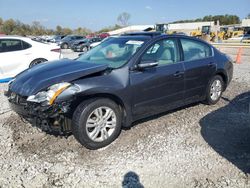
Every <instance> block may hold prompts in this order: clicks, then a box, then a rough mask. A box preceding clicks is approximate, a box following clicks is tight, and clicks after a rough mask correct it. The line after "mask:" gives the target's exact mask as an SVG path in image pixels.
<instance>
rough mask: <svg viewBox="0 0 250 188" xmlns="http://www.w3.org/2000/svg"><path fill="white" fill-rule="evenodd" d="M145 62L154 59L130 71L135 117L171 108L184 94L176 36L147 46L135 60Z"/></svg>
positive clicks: (182, 72) (180, 101)
mask: <svg viewBox="0 0 250 188" xmlns="http://www.w3.org/2000/svg"><path fill="white" fill-rule="evenodd" d="M146 62H158V66H156V67H151V68H145V69H143V70H134V71H132V72H131V73H130V84H131V88H132V95H133V97H132V105H133V106H132V110H133V115H134V116H135V117H139V118H140V117H144V116H147V115H152V114H156V113H159V112H162V111H165V110H167V109H170V108H174V107H175V106H176V105H178V103H179V104H180V103H182V100H183V95H184V68H183V63H181V62H180V55H179V48H178V42H177V40H176V39H173V38H171V39H163V40H160V41H158V42H156V43H155V44H153V45H152V46H150V47H149V48H148V50H146V52H145V53H144V54H143V55H142V57H141V58H140V62H139V63H146Z"/></svg>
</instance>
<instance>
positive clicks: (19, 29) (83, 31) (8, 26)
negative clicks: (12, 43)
mask: <svg viewBox="0 0 250 188" xmlns="http://www.w3.org/2000/svg"><path fill="white" fill-rule="evenodd" d="M91 32H92V31H91V30H90V29H88V28H85V27H79V28H77V29H73V30H72V29H70V28H68V27H61V26H59V25H58V26H56V29H47V28H46V27H44V26H43V25H42V24H41V23H40V22H38V21H34V22H32V23H31V24H25V23H22V22H21V21H19V20H13V19H8V20H5V21H4V20H3V19H2V18H0V33H4V34H8V35H22V36H26V35H35V36H39V35H69V34H79V35H87V34H89V33H91Z"/></svg>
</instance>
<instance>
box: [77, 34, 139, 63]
mask: <svg viewBox="0 0 250 188" xmlns="http://www.w3.org/2000/svg"><path fill="white" fill-rule="evenodd" d="M143 43H144V41H143V40H142V39H139V40H137V39H131V38H114V37H111V38H109V39H107V40H105V41H104V42H102V43H101V44H99V45H98V46H96V47H95V48H93V49H92V50H90V51H88V52H87V53H85V54H83V55H82V56H80V57H79V58H78V59H77V60H78V61H82V62H88V63H96V64H108V66H109V67H110V68H119V67H121V66H123V65H124V64H126V63H127V62H128V60H129V59H130V58H131V57H132V55H134V53H135V52H136V51H137V50H138V49H139V48H140V47H141V46H142V44H143Z"/></svg>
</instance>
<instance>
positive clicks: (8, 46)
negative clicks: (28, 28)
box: [0, 39, 22, 52]
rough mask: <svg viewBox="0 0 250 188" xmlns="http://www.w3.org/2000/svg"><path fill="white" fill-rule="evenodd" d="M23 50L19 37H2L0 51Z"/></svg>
mask: <svg viewBox="0 0 250 188" xmlns="http://www.w3.org/2000/svg"><path fill="white" fill-rule="evenodd" d="M18 50H22V43H21V41H20V40H17V39H1V40H0V52H12V51H18Z"/></svg>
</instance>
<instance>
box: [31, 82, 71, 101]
mask: <svg viewBox="0 0 250 188" xmlns="http://www.w3.org/2000/svg"><path fill="white" fill-rule="evenodd" d="M70 85H71V84H70V83H67V82H63V83H59V84H54V85H52V86H50V87H49V88H48V89H47V91H40V92H38V93H37V94H35V95H31V96H29V97H28V98H27V101H29V102H36V103H43V102H45V103H47V104H49V105H52V104H53V103H54V101H55V100H56V98H57V97H58V96H59V95H60V94H61V93H62V92H63V91H64V90H65V89H67V88H68V87H69V86H70Z"/></svg>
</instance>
